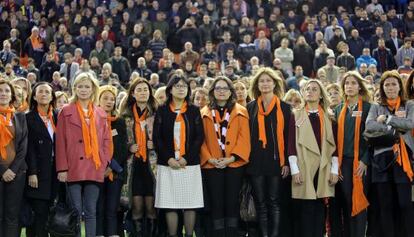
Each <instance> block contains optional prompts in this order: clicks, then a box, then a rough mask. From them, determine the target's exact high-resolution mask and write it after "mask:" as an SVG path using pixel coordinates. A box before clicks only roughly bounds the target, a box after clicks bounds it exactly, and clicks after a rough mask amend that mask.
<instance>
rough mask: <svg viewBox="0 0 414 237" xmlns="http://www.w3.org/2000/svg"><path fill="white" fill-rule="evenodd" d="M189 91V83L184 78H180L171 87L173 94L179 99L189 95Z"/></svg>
mask: <svg viewBox="0 0 414 237" xmlns="http://www.w3.org/2000/svg"><path fill="white" fill-rule="evenodd" d="M187 93H188V85H187V84H186V83H185V82H184V81H183V80H180V81H179V82H178V83H177V84H175V85H174V86H173V87H172V89H171V94H172V96H173V97H174V98H176V99H179V100H183V99H185V97H187Z"/></svg>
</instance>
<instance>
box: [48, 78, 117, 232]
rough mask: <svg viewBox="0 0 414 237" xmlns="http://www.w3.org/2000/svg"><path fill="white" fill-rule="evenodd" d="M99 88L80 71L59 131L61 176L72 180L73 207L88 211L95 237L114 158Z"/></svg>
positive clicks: (58, 168)
mask: <svg viewBox="0 0 414 237" xmlns="http://www.w3.org/2000/svg"><path fill="white" fill-rule="evenodd" d="M98 89H99V87H98V84H97V82H96V80H95V79H94V77H93V76H92V75H91V74H88V73H81V74H79V75H78V76H77V77H76V78H75V81H74V83H73V87H72V91H73V92H72V94H73V97H72V98H71V102H70V103H69V104H68V105H66V106H65V107H63V109H62V111H61V112H60V114H59V118H58V121H59V122H58V124H57V130H56V171H57V172H58V179H59V181H61V182H68V190H67V191H68V192H69V194H70V195H71V198H72V202H73V203H72V204H73V206H74V207H75V208H76V209H77V210H78V212H79V213H82V211H84V213H85V226H86V237H95V231H96V205H97V201H98V197H99V183H103V181H104V174H105V171H106V170H107V169H108V163H109V160H110V151H109V149H110V147H109V146H110V131H109V129H108V125H107V122H106V113H105V112H104V111H103V110H102V109H101V108H99V107H97V106H96V105H95V101H96V99H97V95H98ZM78 236H79V237H80V233H78Z"/></svg>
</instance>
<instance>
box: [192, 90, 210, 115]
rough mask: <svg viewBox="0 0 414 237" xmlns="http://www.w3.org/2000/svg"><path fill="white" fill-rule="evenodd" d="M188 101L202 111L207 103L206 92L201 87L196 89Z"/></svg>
mask: <svg viewBox="0 0 414 237" xmlns="http://www.w3.org/2000/svg"><path fill="white" fill-rule="evenodd" d="M190 100H191V103H193V105H195V106H197V107H198V108H200V110H201V109H203V108H204V107H205V106H206V105H207V103H208V90H206V89H204V88H202V87H197V88H196V89H195V90H194V91H193V94H192V95H191V98H190Z"/></svg>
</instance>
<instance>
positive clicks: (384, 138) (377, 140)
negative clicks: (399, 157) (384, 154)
mask: <svg viewBox="0 0 414 237" xmlns="http://www.w3.org/2000/svg"><path fill="white" fill-rule="evenodd" d="M364 138H365V140H366V141H367V144H368V145H369V146H371V147H374V148H381V147H392V146H393V145H394V144H395V143H397V142H398V139H399V138H400V134H399V133H398V132H397V131H396V130H395V129H390V130H387V131H385V132H366V131H365V132H364Z"/></svg>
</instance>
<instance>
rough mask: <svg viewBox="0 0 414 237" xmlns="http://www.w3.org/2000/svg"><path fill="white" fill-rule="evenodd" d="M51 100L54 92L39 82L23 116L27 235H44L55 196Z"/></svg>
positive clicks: (53, 121) (54, 114)
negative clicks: (30, 214)
mask: <svg viewBox="0 0 414 237" xmlns="http://www.w3.org/2000/svg"><path fill="white" fill-rule="evenodd" d="M55 101H56V97H55V93H54V92H53V89H52V86H51V85H50V84H49V83H47V82H39V83H37V84H36V85H35V86H34V87H33V93H32V95H31V98H30V111H29V112H28V113H27V114H26V121H27V129H28V132H29V135H28V146H27V147H28V148H27V149H28V152H27V156H26V161H27V165H28V172H27V175H28V185H27V186H26V197H27V198H28V202H29V203H30V206H31V207H32V209H33V211H34V214H35V217H34V223H33V224H32V225H31V226H30V227H28V228H27V230H26V233H27V235H29V236H36V237H47V236H48V234H47V230H46V227H45V226H46V221H47V219H48V213H49V207H50V205H51V204H52V202H53V200H54V198H55V195H56V186H57V184H58V182H57V178H56V177H57V176H56V165H55V155H54V154H55V124H56V120H57V112H56V111H55V110H54V109H53V105H54V104H55Z"/></svg>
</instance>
